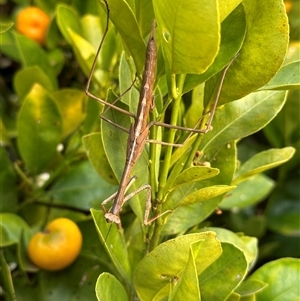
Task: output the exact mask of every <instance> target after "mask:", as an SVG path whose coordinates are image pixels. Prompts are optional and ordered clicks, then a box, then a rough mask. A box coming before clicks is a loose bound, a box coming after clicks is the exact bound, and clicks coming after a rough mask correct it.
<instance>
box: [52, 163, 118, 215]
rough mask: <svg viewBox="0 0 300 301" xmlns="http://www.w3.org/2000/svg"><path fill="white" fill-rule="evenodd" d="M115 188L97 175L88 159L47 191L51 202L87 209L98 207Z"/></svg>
mask: <svg viewBox="0 0 300 301" xmlns="http://www.w3.org/2000/svg"><path fill="white" fill-rule="evenodd" d="M115 189H116V188H115V186H112V185H110V184H108V183H107V182H106V181H104V180H103V179H102V178H100V177H99V176H98V174H97V173H96V171H95V170H94V169H93V167H92V166H91V164H90V163H89V161H83V162H82V163H80V164H79V165H77V166H75V167H74V168H72V169H71V171H70V172H68V173H66V174H64V175H63V176H62V177H61V178H60V179H58V180H57V181H56V182H55V184H54V185H53V186H52V187H51V189H50V191H49V193H50V195H51V196H53V198H54V200H51V203H54V204H59V205H65V206H68V207H71V208H80V209H83V210H89V209H90V208H91V207H94V208H100V206H101V203H102V202H103V200H105V199H106V198H107V197H108V196H110V195H111V194H112V193H113V192H114V191H115Z"/></svg>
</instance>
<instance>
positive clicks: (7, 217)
mask: <svg viewBox="0 0 300 301" xmlns="http://www.w3.org/2000/svg"><path fill="white" fill-rule="evenodd" d="M0 220H1V224H0V226H1V229H0V233H1V241H0V243H1V248H3V247H7V246H10V245H13V244H19V243H20V241H21V234H22V231H25V232H26V233H27V235H29V236H30V234H31V230H30V227H29V226H28V225H27V223H26V222H25V221H24V220H23V219H22V218H21V217H19V216H18V215H16V214H12V213H0Z"/></svg>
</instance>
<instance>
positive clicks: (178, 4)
mask: <svg viewBox="0 0 300 301" xmlns="http://www.w3.org/2000/svg"><path fill="white" fill-rule="evenodd" d="M153 6H154V12H155V18H156V22H157V26H158V31H159V34H160V36H161V43H162V47H163V49H164V51H163V52H164V57H165V60H166V61H167V62H168V65H169V66H170V69H171V70H170V71H171V73H176V74H186V73H203V72H204V71H205V70H206V69H207V68H208V67H209V66H210V65H211V64H212V62H213V60H214V59H215V57H216V55H217V53H218V50H219V44H220V21H219V15H218V5H217V2H216V1H204V2H203V1H202V3H201V5H200V4H199V2H198V1H189V2H188V3H187V2H183V1H169V0H168V1H154V2H153ZM208 29H209V30H208ZM195 42H196V43H198V44H197V45H195ZM187 49H188V51H187Z"/></svg>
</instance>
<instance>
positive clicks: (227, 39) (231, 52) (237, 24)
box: [183, 0, 246, 126]
mask: <svg viewBox="0 0 300 301" xmlns="http://www.w3.org/2000/svg"><path fill="white" fill-rule="evenodd" d="M233 2H236V1H234V0H233V1H231V2H230V1H226V2H220V3H219V6H220V13H222V9H221V6H222V7H223V6H226V5H228V6H230V5H235V4H236V3H233ZM224 9H225V10H226V11H227V9H226V8H224ZM228 9H231V7H230V8H228ZM224 13H226V12H224ZM245 33H246V19H245V11H244V8H243V5H239V6H238V7H237V8H236V9H235V10H234V11H233V12H232V13H231V14H230V15H229V16H228V17H227V18H226V19H225V20H224V21H223V22H222V24H221V44H220V50H219V52H218V55H217V57H216V58H215V60H214V62H213V64H212V65H211V66H210V67H209V68H208V69H207V70H206V71H205V72H204V73H203V74H188V75H187V76H186V79H185V82H184V87H183V91H184V92H188V91H189V90H191V89H192V88H194V87H196V86H198V85H199V84H200V83H204V82H205V81H206V80H207V79H209V78H210V77H212V76H213V75H214V74H216V73H218V72H220V71H221V70H222V69H223V68H224V67H225V66H226V65H227V64H228V63H229V62H230V61H231V60H232V58H233V57H234V56H235V55H236V54H237V53H238V51H239V50H240V48H241V47H242V44H243V41H244V38H245ZM197 111H198V108H197ZM199 116H200V115H199V114H198V118H197V119H199ZM196 121H197V120H196ZM195 124H196V122H195V123H193V124H192V125H191V126H194V125H195Z"/></svg>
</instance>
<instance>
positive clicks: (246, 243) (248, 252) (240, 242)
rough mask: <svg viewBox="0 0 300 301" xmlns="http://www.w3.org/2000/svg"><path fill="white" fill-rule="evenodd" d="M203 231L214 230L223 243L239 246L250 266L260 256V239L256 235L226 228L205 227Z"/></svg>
mask: <svg viewBox="0 0 300 301" xmlns="http://www.w3.org/2000/svg"><path fill="white" fill-rule="evenodd" d="M203 231H213V232H215V233H216V234H217V239H218V240H219V241H220V242H222V243H224V242H225V243H230V244H233V245H234V246H235V247H237V248H239V249H240V250H241V251H242V252H243V253H244V256H245V258H246V260H247V263H248V266H249V267H250V266H251V265H253V263H255V262H256V260H257V257H258V239H257V238H256V237H249V236H244V235H243V236H241V235H239V236H238V235H237V234H236V233H233V232H231V231H229V230H227V229H224V228H216V227H205V228H204V229H203Z"/></svg>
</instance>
